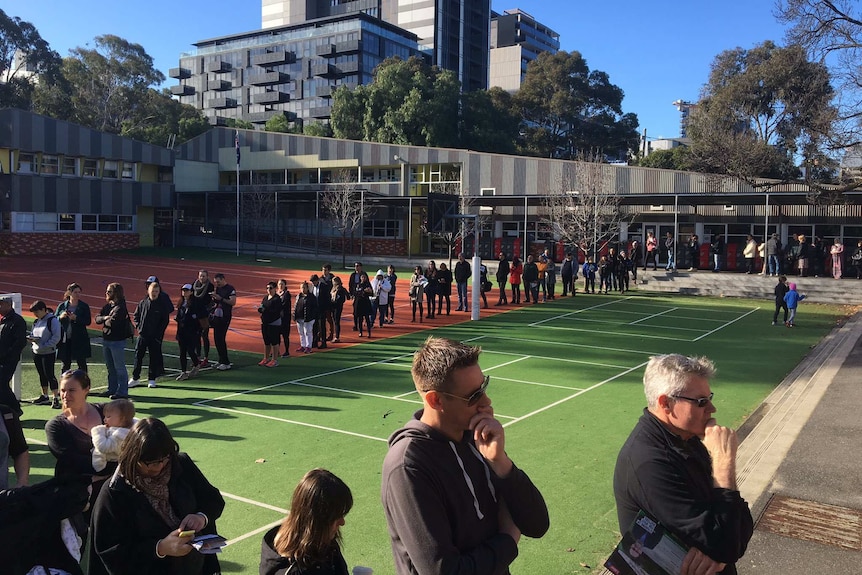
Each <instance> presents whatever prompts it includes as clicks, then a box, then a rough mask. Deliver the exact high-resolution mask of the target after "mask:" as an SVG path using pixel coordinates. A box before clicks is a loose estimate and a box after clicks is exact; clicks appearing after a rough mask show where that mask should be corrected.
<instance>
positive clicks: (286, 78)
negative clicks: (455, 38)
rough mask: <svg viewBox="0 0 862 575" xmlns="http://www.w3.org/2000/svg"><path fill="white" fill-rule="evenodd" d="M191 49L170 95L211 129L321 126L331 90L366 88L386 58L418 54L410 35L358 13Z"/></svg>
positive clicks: (177, 70)
mask: <svg viewBox="0 0 862 575" xmlns="http://www.w3.org/2000/svg"><path fill="white" fill-rule="evenodd" d="M194 46H195V47H196V50H194V51H193V52H190V53H188V54H183V55H182V56H181V57H180V65H179V67H178V68H172V69H171V70H170V71H169V74H168V75H169V76H170V77H171V78H176V79H177V80H179V82H180V83H179V85H176V86H172V87H171V92H172V93H173V94H174V95H175V96H177V97H179V100H180V102H182V103H184V104H190V105H192V106H194V107H195V108H198V109H200V110H203V112H204V114H205V115H206V116H207V118H209V120H210V123H212V124H215V125H224V123H225V121H226V120H227V119H229V118H233V119H237V120H245V121H248V122H251V123H253V124H263V123H265V122H266V121H267V120H269V119H270V118H271V117H273V116H276V115H285V116H287V118H288V119H289V120H291V121H295V120H302V121H305V122H308V121H313V120H326V119H328V118H329V116H330V110H331V98H332V92H333V91H334V90H335V89H336V88H338V87H339V86H342V85H346V86H356V85H359V84H367V83H370V82H371V80H372V72H373V71H374V68H375V67H377V65H378V64H380V63H381V62H382V61H383V60H384V59H386V58H388V57H391V56H398V57H400V58H402V59H405V60H406V59H408V58H410V57H411V56H419V55H421V52H420V51H419V50H418V47H417V43H416V36H414V35H413V34H411V33H409V32H407V31H405V30H402V29H400V28H398V27H396V26H393V25H391V24H387V23H386V22H383V21H381V20H379V19H377V18H374V17H372V16H369V15H367V14H363V13H359V12H354V13H351V14H346V15H341V16H331V17H327V18H320V19H317V20H311V21H308V22H304V23H302V24H298V25H289V26H281V27H278V28H269V29H266V30H256V31H253V32H246V33H242V34H233V35H230V36H222V37H220V38H214V39H211V40H203V41H201V42H197V43H196V44H194Z"/></svg>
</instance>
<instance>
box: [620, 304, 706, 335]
mask: <svg viewBox="0 0 862 575" xmlns="http://www.w3.org/2000/svg"><path fill="white" fill-rule="evenodd" d="M678 309H679V308H678V307H672V308H670V309H666V310H664V311H660V312H658V313H654V314H652V315H648V316H646V317H642V318H640V319H636V320H635V321H630V322H629V325H635V324H636V323H640V322H642V321H646V320H648V319H652V318H654V317H658V316H660V315H664V314H666V313H670V312H672V311H676V310H678ZM698 331H701V330H698Z"/></svg>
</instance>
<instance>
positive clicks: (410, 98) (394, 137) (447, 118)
mask: <svg viewBox="0 0 862 575" xmlns="http://www.w3.org/2000/svg"><path fill="white" fill-rule="evenodd" d="M459 90H460V87H459V84H458V80H457V78H456V77H455V75H454V73H453V72H452V71H450V70H442V69H440V68H438V67H436V66H429V65H428V64H426V63H425V61H424V60H422V59H420V58H416V57H412V58H410V59H409V60H401V59H400V58H388V59H386V60H385V61H384V62H383V63H382V64H380V65H379V66H378V67H377V68H376V69H375V70H374V81H373V82H372V83H371V84H367V85H364V86H359V87H357V88H356V89H355V90H353V91H352V92H351V91H347V89H346V88H341V89H339V90H336V92H335V93H334V94H333V105H332V116H331V124H332V130H333V134H334V135H335V137H337V138H350V139H361V140H365V141H369V142H387V143H391V144H404V145H415V146H441V147H456V146H457V145H458V106H459ZM360 119H361V120H360Z"/></svg>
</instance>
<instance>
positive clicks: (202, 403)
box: [196, 354, 412, 405]
mask: <svg viewBox="0 0 862 575" xmlns="http://www.w3.org/2000/svg"><path fill="white" fill-rule="evenodd" d="M408 355H412V354H402V355H396V356H394V357H390V358H388V359H382V360H379V361H372V362H368V363H363V364H359V365H353V366H350V367H345V368H342V369H336V370H334V371H327V372H324V373H317V374H314V375H309V376H307V377H301V378H299V379H294V380H291V381H282V382H280V383H273V384H272V385H265V386H263V387H257V388H255V389H247V390H245V391H238V392H235V393H229V394H227V395H221V396H219V397H214V398H212V399H203V400H201V401H199V402H197V403H196V405H204V404H206V403H209V402H210V401H219V400H222V399H227V398H229V397H236V396H237V395H246V394H251V393H256V392H258V391H264V390H266V389H271V388H273V387H278V386H281V385H290V384H292V383H299V382H303V381H306V380H309V379H317V378H318V377H327V376H330V375H335V374H336V373H344V372H345V371H353V370H356V369H363V368H366V367H370V366H372V365H377V364H381V363H386V362H387V361H392V360H393V359H399V358H402V357H407V356H408ZM340 391H344V390H343V389H342V390H340ZM383 397H386V398H388V399H391V396H388V395H387V396H383Z"/></svg>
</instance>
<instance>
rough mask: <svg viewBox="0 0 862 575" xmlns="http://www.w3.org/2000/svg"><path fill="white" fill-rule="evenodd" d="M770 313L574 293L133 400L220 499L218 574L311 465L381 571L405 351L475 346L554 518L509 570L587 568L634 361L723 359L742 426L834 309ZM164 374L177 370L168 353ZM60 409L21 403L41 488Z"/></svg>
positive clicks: (722, 400) (252, 555) (624, 428)
mask: <svg viewBox="0 0 862 575" xmlns="http://www.w3.org/2000/svg"><path fill="white" fill-rule="evenodd" d="M771 307H772V306H771V303H770V302H762V301H749V300H736V299H712V298H704V297H697V298H694V297H684V296H655V295H636V296H633V297H620V296H616V297H615V296H601V295H597V296H592V295H591V296H587V295H583V294H582V295H579V296H577V297H576V298H565V299H558V300H557V301H555V302H553V303H547V304H543V305H538V306H524V307H522V308H520V309H517V310H513V311H512V312H510V313H505V314H500V315H497V316H495V317H492V318H488V319H483V320H481V321H479V322H466V323H462V324H458V325H455V326H450V327H445V328H439V329H436V330H433V332H432V331H424V332H417V333H414V334H410V335H406V336H402V337H398V338H390V339H376V340H372V341H371V342H367V343H363V344H362V345H359V346H354V347H350V348H345V349H339V350H336V351H332V352H329V353H326V354H321V353H318V354H312V355H310V356H302V357H291V358H289V359H285V360H283V361H282V362H281V365H280V366H279V367H278V368H275V369H266V368H261V367H258V366H257V365H256V362H257V361H258V359H259V356H257V355H254V356H252V355H249V354H240V353H236V354H232V355H233V356H234V357H235V359H234V361H235V363H234V365H235V369H234V370H232V371H229V372H224V373H221V372H215V371H206V372H204V373H203V374H202V375H201V376H200V377H198V378H197V379H193V380H188V381H183V382H176V381H173V379H165V380H164V381H160V383H159V387H158V388H157V389H147V388H146V387H144V388H136V389H134V390H132V392H131V393H132V395H133V397H134V399H135V401H136V406H137V409H138V415H139V416H156V417H160V418H163V419H164V420H165V421H166V422H167V423H168V425H169V427H170V428H171V430H172V431H173V433H174V436H175V438H176V439H177V441H178V442H179V444H180V447H181V449H182V450H184V451H187V452H188V453H189V454H190V455H191V456H192V457H193V458H194V459H195V460H196V461H197V462H198V464H199V465H200V467H201V468H202V469H203V471H204V473H205V474H206V476H207V477H208V478H209V480H210V481H211V482H212V483H213V484H214V485H216V486H217V487H219V488H220V489H221V490H222V491H223V492H224V493H225V494H226V500H227V507H226V509H225V513H224V515H223V516H222V518H221V519H219V522H218V524H219V532H220V533H221V534H223V535H224V536H226V537H228V538H229V539H231V540H237V539H239V540H238V541H236V542H235V543H233V544H231V545H230V546H228V547H227V548H226V549H225V550H224V553H223V554H222V557H221V558H222V566H223V571H224V572H226V573H255V572H257V562H258V558H259V552H260V539H261V537H262V533H261V532H256V531H258V530H262V529H263V528H264V527H265V526H267V525H269V524H272V523H273V522H276V521H278V520H279V519H280V518H281V517H282V511H281V510H283V509H286V508H288V507H289V504H290V494H291V492H292V490H293V488H294V486H295V485H296V483H297V482H298V481H299V479H300V478H301V477H302V475H303V474H304V473H305V472H306V471H307V470H309V469H311V468H314V467H326V468H328V469H330V470H332V471H333V472H334V473H336V474H337V475H339V476H340V477H341V478H342V479H344V480H345V481H346V482H347V484H348V485H349V486H350V487H351V489H352V491H353V495H354V501H355V503H354V507H353V510H352V511H351V512H350V514H349V515H348V517H347V524H346V526H345V527H344V529H343V535H344V546H345V549H344V552H345V557H346V558H347V561H348V564H349V565H351V566H352V565H368V566H371V567H373V568H374V571H375V573H377V574H380V575H390V574H392V573H393V572H394V570H393V566H392V558H391V552H390V548H389V540H388V535H387V530H386V522H385V519H384V517H383V511H382V508H381V505H380V497H379V491H380V467H381V463H382V460H383V457H384V455H385V453H386V448H387V445H386V443H385V439H386V438H387V437H388V436H389V434H390V433H392V432H393V431H394V430H396V429H398V428H399V427H400V426H401V425H402V424H403V423H404V422H405V421H406V420H407V419H409V418H410V416H411V414H412V413H413V411H414V410H416V409H418V408H419V406H420V403H419V398H418V396H417V395H416V394H415V392H414V393H411V392H412V389H413V387H412V383H411V379H410V373H409V368H410V359H411V358H410V354H411V353H412V352H413V350H415V348H416V347H417V345H418V344H420V343H421V342H422V341H423V340H424V338H425V337H427V336H428V335H430V334H431V333H434V334H435V335H445V336H448V337H453V338H457V339H462V340H471V341H473V342H474V343H475V344H477V345H481V346H482V347H483V349H484V353H483V354H482V356H481V365H482V367H483V369H484V370H485V371H486V372H487V373H488V374H489V375H491V385H490V387H489V390H488V393H489V395H490V397H491V398H492V400H493V405H494V408H495V411H496V413H497V415H498V417H499V418H500V420H501V422H503V424H504V425H505V426H506V444H507V445H506V447H507V451H508V452H509V454H510V455H511V456H512V458H513V459H514V460H515V462H516V463H517V464H518V466H519V467H521V468H522V469H524V470H525V471H526V472H527V473H528V474H529V475H530V476H531V477H532V479H533V480H534V482H535V483H536V484H537V485H538V487H539V488H540V490H541V491H542V493H543V494H544V496H545V498H546V501H547V503H548V507H549V509H550V513H551V529H550V531H549V532H548V534H547V535H546V536H545V537H544V538H542V539H540V540H529V539H522V540H521V543H520V545H519V550H520V555H519V558H518V559H517V560H516V561H515V563H514V564H513V566H512V572H513V573H516V574H537V575H543V574H548V573H554V574H556V573H589V572H592V571H595V570H596V569H597V568H598V567H599V566H600V565H601V563H602V562H603V560H604V559H605V558H606V556H607V555H608V552H609V551H610V550H611V548H612V547H613V545H614V544H615V543H616V541H617V540H618V538H619V533H618V527H617V520H616V511H615V508H614V500H613V492H612V488H611V482H612V474H613V467H614V463H615V460H616V454H617V451H618V450H619V447H620V446H621V445H622V443H623V441H624V440H625V438H626V437H627V436H628V433H629V432H630V431H631V429H632V427H633V426H634V424H635V421H636V420H637V418H638V417H639V416H640V414H641V411H642V409H643V406H644V404H645V401H644V397H643V391H642V383H641V378H642V375H643V365H644V363H645V362H646V361H647V360H648V358H649V356H650V355H652V354H657V353H683V354H690V355H695V354H696V355H707V356H709V357H710V358H711V359H713V360H714V361H715V363H716V365H717V367H718V375H717V377H716V378H715V380H714V381H713V382H712V388H713V391H714V392H715V401H714V403H715V405H716V407H717V409H718V412H717V414H716V417H717V419H718V420H719V422H720V423H722V424H728V425H732V426H734V427H736V426H739V425H740V424H741V423H742V422H743V421H744V420H745V418H746V417H747V416H748V415H750V414H751V413H752V411H753V410H754V409H756V408H757V406H758V405H759V404H760V402H761V401H762V400H763V399H764V398H765V397H766V395H767V394H768V393H769V392H770V391H771V390H772V389H773V388H774V387H775V386H776V385H777V384H778V383H779V382H780V381H781V380H782V379H783V378H784V377H785V376H786V375H787V374H788V373H789V372H790V371H791V370H792V369H793V368H794V367H795V366H796V365H797V364H798V363H799V361H800V360H801V359H802V358H803V357H804V356H805V354H806V353H807V352H808V351H809V349H810V348H811V347H812V346H814V345H816V344H817V342H818V341H819V340H820V339H821V338H822V337H823V336H824V335H826V334H827V333H828V332H829V331H830V330H831V329H832V328H833V327H834V326H835V324H836V321H840V319H841V314H842V312H843V310H842V308H839V307H837V306H819V305H806V304H803V305H802V306H801V308H800V314H799V317H798V324H797V327H795V328H793V329H787V328H785V327H783V326H781V327H773V326H771V325H770V322H771V316H772V309H771ZM384 332H385V328H383V329H381V330H379V331H378V333H380V334H381V335H382V334H383V333H384ZM130 344H131V342H130ZM165 351H166V353H167V354H175V353H176V349H175V346H174V345H173V342H165ZM94 354H95V357H94V358H93V359H92V363H91V375H92V377H93V380H94V382H95V383H94V386H95V387H96V388H97V389H104V385H105V383H104V382H105V369H104V366H103V365H102V364H101V355H100V354H101V348H100V347H98V346H94ZM29 357H30V354H29V352H28V351H25V362H24V365H25V369H24V396H25V397H30V398H33V397H35V396H36V395H37V385H36V381H35V378H36V374H35V369H34V368H33V366H32V363H30V362H29V361H28V360H29ZM131 360H132V359H131V354H129V355H128V356H127V361H128V362H129V363H131ZM166 364H167V366H168V367H169V368H173V369H177V368H178V361H177V359H176V357H167V358H166ZM58 371H59V368H58ZM145 373H146V372H145ZM395 396H398V398H396V397H395ZM55 414H56V412H55V411H52V410H51V409H50V408H48V407H36V406H26V407H25V417H24V425H25V428H26V433H27V436H28V439H30V440H32V449H33V466H34V470H33V480H34V481H38V480H41V479H44V478H46V477H49V476H50V475H51V473H52V467H53V459H52V457H51V456H50V454H48V453H47V450H46V448H45V447H44V446H43V445H41V444H40V443H39V442H44V439H45V435H44V431H43V429H42V428H43V426H44V423H45V421H46V420H47V418H50V417H52V416H54V415H55ZM237 497H239V498H244V499H246V500H251V501H253V502H258V504H255V503H251V502H247V501H241V500H238V499H237Z"/></svg>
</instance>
